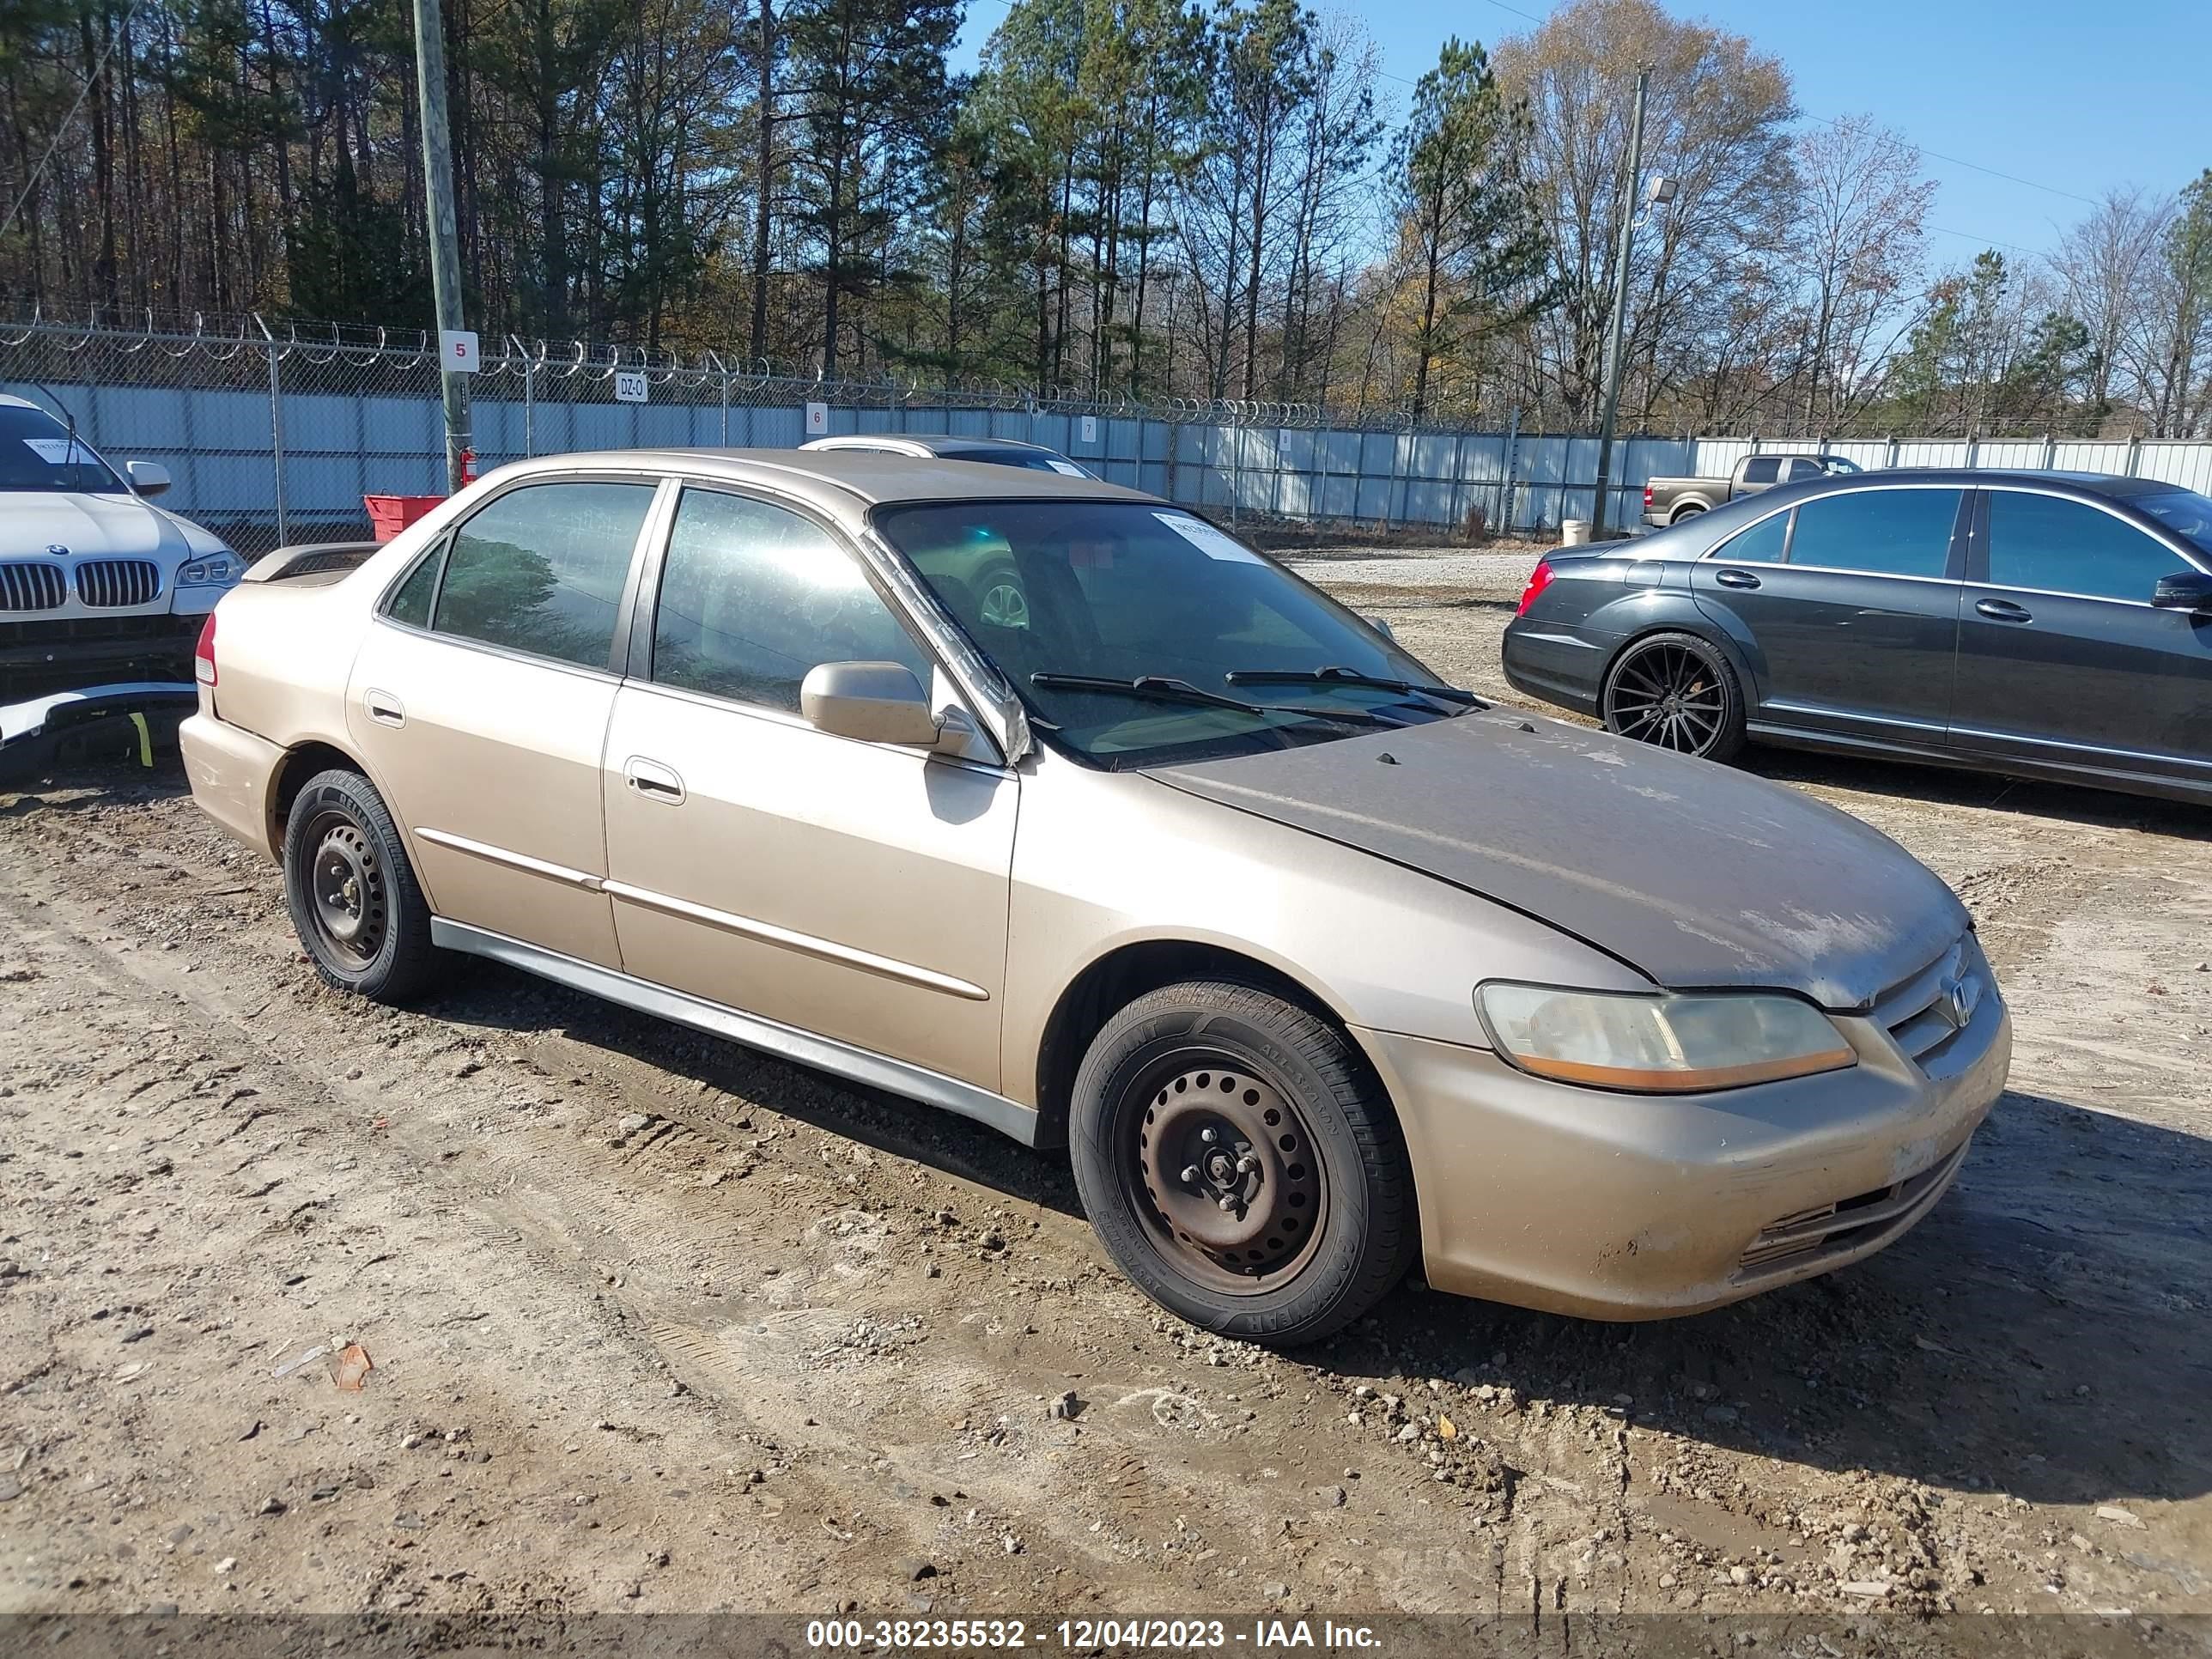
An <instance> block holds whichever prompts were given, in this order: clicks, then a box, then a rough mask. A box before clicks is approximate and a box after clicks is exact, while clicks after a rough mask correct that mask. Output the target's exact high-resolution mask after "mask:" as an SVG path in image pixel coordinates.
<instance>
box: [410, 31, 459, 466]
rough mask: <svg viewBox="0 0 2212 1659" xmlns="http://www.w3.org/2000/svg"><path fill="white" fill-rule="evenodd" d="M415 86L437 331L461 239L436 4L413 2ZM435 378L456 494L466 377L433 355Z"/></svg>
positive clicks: (453, 284) (451, 319)
mask: <svg viewBox="0 0 2212 1659" xmlns="http://www.w3.org/2000/svg"><path fill="white" fill-rule="evenodd" d="M415 85H416V91H417V93H418V94H419V95H420V97H421V99H422V186H423V189H424V191H426V192H427V193H428V197H429V201H428V208H429V211H428V213H427V214H426V215H425V216H424V218H425V221H426V222H427V223H428V228H429V232H430V293H431V297H432V299H433V300H434V301H435V304H436V306H437V311H438V328H439V330H440V331H441V332H443V331H446V330H447V329H457V328H459V327H461V326H462V323H461V247H460V242H461V237H460V229H459V222H458V220H457V218H456V216H455V213H454V210H453V139H452V137H451V135H450V133H449V132H448V131H447V125H446V26H445V22H444V21H443V20H442V19H441V17H440V16H439V14H438V0H415ZM438 378H439V380H440V381H441V383H442V388H443V390H444V392H445V397H446V489H447V492H448V493H449V494H453V495H459V493H460V489H461V486H462V485H463V484H464V483H467V481H468V480H467V478H466V477H465V471H466V468H467V465H468V460H467V457H468V454H469V449H470V442H469V377H468V376H467V375H466V374H455V373H454V372H453V366H452V365H451V364H450V363H448V362H446V354H445V352H444V350H443V349H441V350H440V351H439V353H438Z"/></svg>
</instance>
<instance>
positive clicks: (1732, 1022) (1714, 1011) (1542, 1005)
mask: <svg viewBox="0 0 2212 1659" xmlns="http://www.w3.org/2000/svg"><path fill="white" fill-rule="evenodd" d="M1474 1000H1475V1006H1476V1007H1477V1008H1479V1009H1480V1011H1481V1013H1482V1023H1483V1024H1485V1025H1486V1026H1488V1027H1489V1028H1490V1035H1491V1038H1492V1041H1493V1042H1496V1043H1497V1045H1498V1053H1499V1054H1503V1055H1504V1057H1505V1058H1506V1059H1507V1060H1510V1061H1512V1063H1513V1064H1514V1065H1516V1066H1519V1067H1520V1068H1521V1069H1522V1071H1524V1072H1533V1073H1535V1074H1536V1075H1537V1076H1539V1077H1548V1078H1557V1079H1559V1080H1560V1081H1561V1082H1563V1083H1581V1084H1586V1085H1589V1086H1590V1087H1592V1088H1597V1089H1621V1090H1627V1091H1632V1092H1638V1093H1644V1094H1689V1093H1693V1092H1696V1091H1700V1090H1706V1089H1740V1088H1742V1087H1743V1086H1744V1085H1747V1084H1753V1083H1771V1082H1773V1081H1774V1080H1775V1079H1778V1078H1788V1077H1808V1076H1810V1075H1812V1074H1813V1073H1815V1072H1832V1071H1837V1070H1839V1069H1840V1068H1842V1067H1844V1066H1849V1065H1850V1064H1852V1063H1853V1060H1854V1058H1855V1057H1854V1055H1853V1054H1852V1053H1851V1046H1850V1043H1848V1042H1844V1036H1843V1033H1842V1032H1840V1031H1838V1030H1837V1029H1836V1027H1835V1025H1834V1024H1833V1023H1832V1022H1831V1021H1830V1019H1829V1018H1828V1017H1827V1016H1826V1014H1824V1013H1822V1012H1820V1010H1819V1009H1817V1008H1815V1007H1814V1006H1812V1005H1811V1004H1810V1003H1807V1002H1800V1001H1798V1000H1796V998H1795V997H1785V996H1776V995H1772V994H1763V993H1759V992H1750V993H1729V994H1717V995H1711V996H1669V995H1664V994H1661V995H1656V996H1634V995H1626V996H1625V995H1619V994H1612V993H1607V992H1599V991H1570V990H1563V989H1559V988H1558V987H1553V986H1548V985H1515V984H1510V983H1508V982H1506V981H1502V980H1499V981H1491V982H1490V983H1488V984H1486V985H1485V986H1483V987H1481V988H1480V990H1478V991H1477V992H1476V993H1475V994H1474Z"/></svg>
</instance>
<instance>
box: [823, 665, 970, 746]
mask: <svg viewBox="0 0 2212 1659" xmlns="http://www.w3.org/2000/svg"><path fill="white" fill-rule="evenodd" d="M799 713H800V714H804V715H805V716H806V719H807V720H808V721H809V723H811V725H812V726H815V728H816V729H817V730H818V731H823V732H829V733H831V734H833V735H834V736H836V737H840V738H860V740H861V741H862V742H863V743H904V744H916V745H918V746H920V747H923V748H928V747H931V746H933V745H934V744H936V742H937V738H938V726H937V716H936V715H934V714H932V713H931V712H930V708H929V698H928V696H927V695H926V694H925V693H924V692H923V690H922V689H921V681H920V680H918V679H916V678H915V677H914V671H913V670H912V669H910V668H908V667H907V666H906V665H903V664H902V663H895V662H825V663H817V664H816V665H814V666H813V667H812V668H810V669H808V670H807V671H806V678H805V679H804V680H802V681H800V682H799Z"/></svg>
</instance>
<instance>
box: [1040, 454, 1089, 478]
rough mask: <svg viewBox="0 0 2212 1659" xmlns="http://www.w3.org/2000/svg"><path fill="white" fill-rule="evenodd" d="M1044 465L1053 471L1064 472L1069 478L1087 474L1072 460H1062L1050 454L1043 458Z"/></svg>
mask: <svg viewBox="0 0 2212 1659" xmlns="http://www.w3.org/2000/svg"><path fill="white" fill-rule="evenodd" d="M1045 465H1047V466H1048V467H1050V468H1051V469H1052V470H1053V471H1055V472H1065V473H1066V475H1067V476H1068V477H1071V478H1080V477H1087V476H1088V475H1087V474H1085V471H1083V469H1082V468H1081V467H1079V466H1078V465H1076V464H1075V463H1074V462H1073V461H1063V460H1060V459H1056V458H1054V457H1051V456H1047V457H1046V458H1045Z"/></svg>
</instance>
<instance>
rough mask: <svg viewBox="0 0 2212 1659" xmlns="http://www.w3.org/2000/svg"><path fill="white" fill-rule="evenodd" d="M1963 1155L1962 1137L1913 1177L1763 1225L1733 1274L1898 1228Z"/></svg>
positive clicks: (1772, 1267) (1769, 1268)
mask: <svg viewBox="0 0 2212 1659" xmlns="http://www.w3.org/2000/svg"><path fill="white" fill-rule="evenodd" d="M1965 1157H1966V1142H1965V1141H1963V1140H1962V1141H1960V1143H1959V1144H1958V1145H1957V1146H1954V1147H1953V1148H1952V1149H1951V1151H1950V1152H1947V1153H1945V1154H1944V1156H1943V1157H1942V1158H1938V1159H1937V1160H1936V1162H1935V1163H1934V1164H1931V1165H1930V1166H1929V1167H1928V1168H1927V1169H1925V1170H1922V1171H1921V1172H1920V1173H1919V1174H1918V1175H1917V1176H1909V1177H1908V1178H1906V1179H1905V1180H1903V1181H1899V1182H1895V1183H1893V1185H1891V1186H1887V1187H1880V1188H1875V1190H1874V1191H1873V1192H1870V1193H1861V1194H1858V1195H1857V1197H1855V1198H1846V1199H1841V1200H1838V1201H1837V1202H1835V1203H1833V1204H1822V1205H1819V1206H1815V1207H1814V1208H1812V1209H1809V1210H1799V1211H1796V1212H1794V1213H1793V1214H1790V1215H1785V1216H1784V1217H1782V1218H1780V1219H1779V1220H1777V1221H1772V1222H1770V1223H1768V1224H1767V1225H1766V1226H1765V1227H1764V1228H1762V1229H1761V1230H1760V1231H1759V1237H1757V1238H1754V1239H1753V1240H1752V1242H1751V1248H1750V1249H1747V1250H1746V1251H1745V1252H1744V1253H1743V1256H1742V1259H1741V1261H1738V1262H1737V1263H1736V1277H1737V1278H1738V1279H1745V1278H1750V1277H1754V1276H1756V1275H1757V1274H1759V1273H1770V1272H1775V1271H1778V1270H1779V1269H1781V1268H1783V1267H1801V1266H1802V1265H1804V1264H1805V1262H1806V1261H1808V1259H1811V1258H1818V1257H1820V1256H1829V1255H1844V1253H1846V1252H1848V1251H1850V1250H1855V1249H1857V1248H1858V1247H1859V1246H1860V1245H1862V1244H1866V1243H1871V1242H1873V1241H1874V1240H1875V1238H1876V1237H1879V1236H1880V1235H1881V1234H1883V1233H1885V1232H1889V1233H1895V1232H1901V1231H1904V1230H1905V1228H1906V1227H1907V1226H1910V1225H1911V1223H1912V1222H1913V1220H1914V1219H1916V1218H1917V1216H1918V1214H1919V1212H1921V1211H1922V1210H1923V1209H1924V1208H1925V1207H1926V1206H1928V1205H1929V1204H1932V1203H1934V1202H1935V1200H1936V1194H1938V1193H1940V1192H1941V1191H1942V1188H1944V1187H1945V1186H1946V1185H1948V1183H1949V1182H1950V1179H1951V1177H1952V1176H1953V1175H1954V1174H1956V1173H1957V1171H1958V1168H1959V1164H1960V1160H1961V1159H1962V1158H1965Z"/></svg>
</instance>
